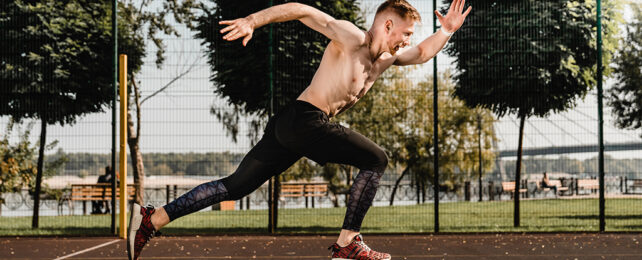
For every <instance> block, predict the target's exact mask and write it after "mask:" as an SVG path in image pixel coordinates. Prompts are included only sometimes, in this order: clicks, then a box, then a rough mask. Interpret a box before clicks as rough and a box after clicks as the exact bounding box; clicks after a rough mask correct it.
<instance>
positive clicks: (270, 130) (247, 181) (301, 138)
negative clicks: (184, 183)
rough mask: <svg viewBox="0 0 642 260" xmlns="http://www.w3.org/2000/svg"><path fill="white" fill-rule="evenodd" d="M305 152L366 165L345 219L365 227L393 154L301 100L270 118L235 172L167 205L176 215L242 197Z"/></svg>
mask: <svg viewBox="0 0 642 260" xmlns="http://www.w3.org/2000/svg"><path fill="white" fill-rule="evenodd" d="M303 156H305V157H308V158H310V159H312V160H314V161H315V162H317V163H319V164H321V165H323V164H325V163H327V162H331V163H340V164H348V165H352V166H355V167H357V168H359V169H360V172H359V174H358V175H357V176H356V178H355V180H354V184H353V186H352V187H351V189H350V199H349V201H348V204H347V212H346V217H345V219H344V223H343V229H349V230H354V231H359V230H360V228H361V222H362V221H363V218H364V217H365V214H366V212H367V211H368V209H369V208H370V206H371V205H372V201H373V200H374V196H375V193H376V191H377V187H378V185H379V179H380V178H381V176H382V175H383V172H384V170H385V169H386V166H387V164H388V158H387V156H386V154H385V152H384V151H383V150H382V149H381V148H380V147H379V146H378V145H376V144H375V143H373V142H372V141H370V140H369V139H368V138H366V137H364V136H363V135H361V134H359V133H357V132H354V131H352V130H350V129H348V128H346V127H343V126H341V125H340V124H337V123H331V122H329V119H328V116H327V115H326V114H325V113H324V112H323V111H321V110H320V109H318V108H316V107H315V106H313V105H311V104H309V103H307V102H304V101H298V100H297V101H295V102H294V103H293V104H291V105H290V106H288V107H286V108H285V109H284V110H283V111H281V112H280V113H278V114H277V115H276V116H274V117H272V118H271V119H270V120H269V122H268V124H267V126H266V128H265V132H264V134H263V137H262V138H261V140H260V141H259V142H258V143H257V144H256V146H254V148H252V149H251V150H250V152H249V153H248V154H247V155H246V156H245V158H243V160H242V161H241V164H240V165H239V166H238V168H237V169H236V171H235V172H234V173H233V174H231V175H230V176H227V177H225V178H223V179H220V180H216V181H212V182H209V183H204V184H201V185H199V186H198V187H196V188H194V189H193V190H192V191H190V192H188V193H186V194H184V195H182V196H181V197H180V198H178V199H176V200H175V201H173V202H171V203H169V204H167V205H165V206H164V208H165V210H166V211H167V214H168V215H169V217H170V220H174V219H176V218H179V217H181V216H184V215H186V214H189V213H192V212H195V211H198V210H201V209H203V208H205V207H207V206H209V205H212V204H214V203H218V202H220V201H222V200H239V199H241V198H243V197H245V196H247V195H248V194H250V193H252V192H253V191H255V190H256V189H257V188H259V187H260V186H261V185H262V184H263V183H265V181H267V180H268V179H270V178H272V177H274V176H276V175H279V174H280V173H281V172H283V171H285V170H286V169H288V168H289V167H290V166H291V165H292V164H294V163H295V162H296V161H297V160H299V159H300V158H301V157H303ZM221 184H222V185H221Z"/></svg>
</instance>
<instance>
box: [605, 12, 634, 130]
mask: <svg viewBox="0 0 642 260" xmlns="http://www.w3.org/2000/svg"><path fill="white" fill-rule="evenodd" d="M630 6H631V9H632V10H633V13H634V19H633V20H632V21H631V22H630V23H629V24H628V26H627V28H626V36H625V38H624V39H623V43H626V44H622V48H621V49H620V50H618V53H617V56H616V57H615V64H616V67H615V71H614V72H615V79H616V83H615V84H614V85H613V86H612V87H611V89H609V91H608V94H607V97H608V104H609V105H610V106H611V107H612V108H613V112H612V113H613V114H614V115H615V119H616V120H615V123H616V125H617V126H618V127H620V128H623V129H632V130H633V129H641V128H642V70H641V69H640V68H642V10H641V9H640V5H636V4H631V5H630ZM641 136H642V134H641Z"/></svg>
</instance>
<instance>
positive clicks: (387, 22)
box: [384, 19, 394, 33]
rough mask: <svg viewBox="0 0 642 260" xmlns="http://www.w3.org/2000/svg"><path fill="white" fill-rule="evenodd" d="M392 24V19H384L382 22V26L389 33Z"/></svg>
mask: <svg viewBox="0 0 642 260" xmlns="http://www.w3.org/2000/svg"><path fill="white" fill-rule="evenodd" d="M393 25H394V23H393V22H392V20H390V19H388V20H386V23H385V24H384V26H385V28H386V33H390V30H392V26H393Z"/></svg>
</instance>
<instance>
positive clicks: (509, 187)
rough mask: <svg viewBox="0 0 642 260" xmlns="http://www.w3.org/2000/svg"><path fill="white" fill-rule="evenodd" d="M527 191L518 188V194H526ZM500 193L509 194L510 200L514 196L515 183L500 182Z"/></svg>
mask: <svg viewBox="0 0 642 260" xmlns="http://www.w3.org/2000/svg"><path fill="white" fill-rule="evenodd" d="M526 191H527V189H525V188H520V189H519V193H520V194H521V193H526ZM502 192H509V193H510V196H511V198H512V197H513V196H515V182H514V181H503V182H502Z"/></svg>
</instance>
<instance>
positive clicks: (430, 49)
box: [394, 0, 472, 66]
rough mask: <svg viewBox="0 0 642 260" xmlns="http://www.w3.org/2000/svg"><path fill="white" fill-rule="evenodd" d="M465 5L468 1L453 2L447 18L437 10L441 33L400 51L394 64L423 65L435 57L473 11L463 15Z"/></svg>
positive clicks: (457, 0) (469, 8)
mask: <svg viewBox="0 0 642 260" xmlns="http://www.w3.org/2000/svg"><path fill="white" fill-rule="evenodd" d="M465 3H466V0H455V1H453V3H452V4H450V8H449V9H448V13H447V14H446V16H442V15H441V13H439V11H437V10H435V15H437V19H439V23H441V29H440V30H441V31H440V32H436V33H434V34H433V35H431V36H430V37H428V38H426V39H425V40H424V41H422V42H421V43H420V44H419V45H417V46H414V47H412V48H409V49H406V50H402V51H400V52H399V54H398V55H397V59H396V60H395V63H394V64H395V65H398V66H404V65H413V64H422V63H426V62H428V61H429V60H430V59H432V58H433V57H435V55H437V53H439V51H441V49H442V48H444V45H446V42H448V39H450V35H448V34H452V33H454V32H455V31H457V30H458V29H459V28H460V27H461V25H462V24H463V23H464V19H466V16H468V14H469V13H470V11H471V10H472V6H471V7H468V9H466V12H464V13H462V12H463V10H464V4H465ZM446 31H447V32H446Z"/></svg>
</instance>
